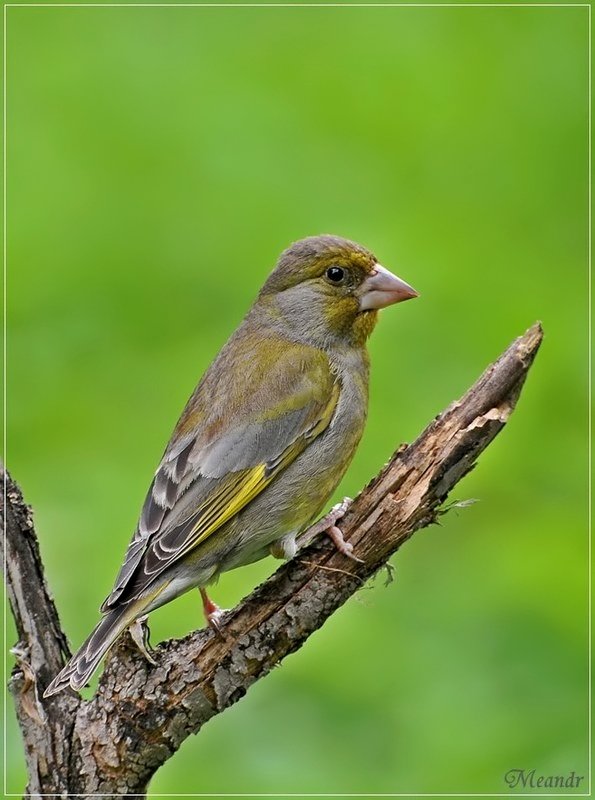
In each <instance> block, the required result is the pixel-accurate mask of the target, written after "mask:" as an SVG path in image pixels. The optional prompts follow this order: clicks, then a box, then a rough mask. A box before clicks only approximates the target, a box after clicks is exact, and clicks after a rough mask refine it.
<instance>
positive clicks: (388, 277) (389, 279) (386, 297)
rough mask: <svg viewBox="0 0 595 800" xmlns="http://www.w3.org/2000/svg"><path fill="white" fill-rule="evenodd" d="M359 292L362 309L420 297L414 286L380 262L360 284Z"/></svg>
mask: <svg viewBox="0 0 595 800" xmlns="http://www.w3.org/2000/svg"><path fill="white" fill-rule="evenodd" d="M358 294H359V309H360V311H372V310H376V309H379V308H385V307H386V306H391V305H392V304H393V303H402V302H403V300H411V299H412V298H413V297H419V295H418V293H417V292H416V291H415V289H414V288H413V287H412V286H409V284H408V283H405V281H402V280H401V279H400V278H397V276H396V275H393V274H392V272H389V271H388V270H387V269H385V267H382V266H381V265H380V264H375V265H374V269H373V270H372V272H371V273H370V275H369V276H368V277H367V278H366V280H365V281H364V282H363V283H362V285H361V286H360V289H359V292H358Z"/></svg>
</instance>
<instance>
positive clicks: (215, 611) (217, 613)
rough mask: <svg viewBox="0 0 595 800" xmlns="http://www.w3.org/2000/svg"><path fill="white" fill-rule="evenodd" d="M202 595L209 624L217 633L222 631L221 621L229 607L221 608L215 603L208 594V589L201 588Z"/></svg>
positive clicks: (203, 608) (203, 607)
mask: <svg viewBox="0 0 595 800" xmlns="http://www.w3.org/2000/svg"><path fill="white" fill-rule="evenodd" d="M200 596H201V597H202V610H203V612H204V615H205V619H206V621H207V625H208V626H209V628H212V629H213V630H214V631H216V632H217V633H221V622H222V619H223V615H224V614H225V612H226V611H227V609H225V608H219V606H218V605H216V604H215V603H213V601H212V600H211V598H210V597H209V595H208V594H207V592H206V589H202V588H201V589H200Z"/></svg>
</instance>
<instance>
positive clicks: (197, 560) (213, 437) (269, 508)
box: [45, 235, 417, 696]
mask: <svg viewBox="0 0 595 800" xmlns="http://www.w3.org/2000/svg"><path fill="white" fill-rule="evenodd" d="M416 296H417V292H416V291H415V290H414V289H412V288H411V286H409V285H408V284H407V283H405V282H404V281H402V280H401V279H400V278H398V277H396V276H395V275H393V274H391V273H390V272H389V271H388V270H387V269H385V268H384V267H383V266H381V265H380V264H379V263H378V261H377V259H376V258H375V257H374V256H373V255H372V253H371V252H369V251H368V250H367V249H365V248H364V247H362V246H361V245H359V244H356V243H355V242H351V241H348V240H346V239H343V238H340V237H338V236H329V235H324V236H313V237H309V238H307V239H303V240H301V241H298V242H296V243H295V244H293V245H291V247H289V248H288V249H287V250H285V251H284V252H283V253H282V255H281V257H280V258H279V261H278V262H277V265H276V267H275V269H274V270H273V272H272V273H271V274H270V276H269V277H268V279H267V281H266V282H265V284H264V286H263V287H262V289H261V290H260V293H259V295H258V297H257V298H256V300H255V302H254V304H253V305H252V307H251V308H250V310H249V311H248V313H247V315H246V317H245V318H244V320H243V321H242V323H241V324H240V326H239V327H238V329H237V330H236V331H235V333H234V334H233V335H232V336H231V338H230V339H229V341H228V342H227V343H226V344H225V346H224V347H223V349H222V350H221V352H220V353H219V355H218V356H217V357H216V358H215V360H214V361H213V363H212V364H211V366H210V367H209V368H208V370H207V371H206V372H205V374H204V375H203V377H202V379H201V381H200V382H199V384H198V386H197V387H196V389H195V390H194V392H193V394H192V396H191V397H190V400H189V401H188V403H187V405H186V407H185V409H184V411H183V413H182V416H181V417H180V419H179V421H178V424H177V425H176V427H175V429H174V432H173V435H172V437H171V439H170V441H169V444H168V445H167V448H166V450H165V453H164V455H163V458H162V459H161V462H160V464H159V467H158V468H157V471H156V473H155V476H154V478H153V481H152V483H151V486H150V488H149V491H148V494H147V497H146V500H145V503H144V505H143V508H142V511H141V515H140V519H139V522H138V525H137V528H136V531H135V533H134V536H133V538H132V540H131V542H130V544H129V546H128V550H127V552H126V555H125V558H124V563H123V565H122V567H121V569H120V572H119V573H118V576H117V578H116V582H115V584H114V588H113V590H112V592H111V594H110V595H109V596H108V597H107V598H106V600H105V601H104V603H103V605H102V606H101V611H102V612H103V616H102V618H101V620H100V622H99V623H98V625H97V626H96V628H95V629H94V630H93V632H92V633H91V635H90V636H89V637H88V638H87V640H86V641H85V642H84V644H83V645H82V647H81V648H80V649H79V650H78V652H77V653H76V654H75V655H74V656H73V657H72V658H71V659H70V661H69V662H68V663H67V664H66V666H65V667H64V668H63V669H62V671H61V672H60V673H59V674H58V675H57V676H56V677H55V678H54V680H53V681H52V682H51V683H50V685H49V686H48V687H47V689H46V691H45V695H46V696H48V695H51V694H54V693H56V692H59V691H60V690H62V689H63V688H65V687H66V686H70V687H72V688H73V689H80V688H81V687H82V686H84V685H85V684H86V683H87V681H88V680H89V678H90V676H91V675H92V673H93V672H94V670H95V669H96V668H97V666H98V664H99V662H100V661H101V659H102V658H103V656H104V655H105V654H106V652H107V651H108V650H109V648H110V647H111V646H112V645H113V643H114V642H115V641H116V639H117V638H118V637H119V636H120V634H121V633H122V632H123V631H124V630H126V629H127V628H130V630H131V633H132V634H133V636H134V638H135V640H136V641H137V642H138V644H139V646H141V648H142V649H144V648H143V641H142V637H141V633H140V630H139V620H143V619H144V617H145V615H146V614H147V613H148V612H150V611H152V610H153V609H155V608H158V607H159V606H161V605H163V604H164V603H167V602H169V601H170V600H173V599H174V598H175V597H178V596H179V595H181V594H182V593H183V592H186V591H188V590H189V589H192V588H196V587H198V588H199V589H200V590H201V594H202V596H203V606H204V611H205V615H206V617H207V621H208V622H210V623H211V624H212V625H213V626H217V623H218V618H219V614H220V611H219V609H218V608H217V606H215V604H214V603H212V602H211V600H210V599H209V597H208V595H207V594H206V588H205V587H206V586H207V585H209V584H211V583H213V582H215V581H216V580H217V578H218V577H219V575H220V574H221V573H222V572H225V571H227V570H230V569H234V568H235V567H239V566H242V565H245V564H249V563H251V562H253V561H256V560H258V559H261V558H263V557H265V556H266V555H268V554H269V553H272V554H274V555H276V556H278V557H285V558H291V557H292V556H293V555H294V553H295V552H296V537H298V536H299V535H300V534H301V533H303V532H304V531H305V530H306V529H307V527H308V525H310V523H311V522H312V520H313V519H314V518H315V517H317V515H318V514H319V513H320V511H321V510H322V508H323V507H324V504H325V503H326V502H327V501H328V499H329V497H330V496H331V494H332V493H333V491H334V490H335V488H336V487H337V485H338V483H339V481H340V480H341V478H342V477H343V475H344V473H345V470H346V469H347V467H348V465H349V463H350V461H351V459H352V457H353V455H354V453H355V450H356V447H357V445H358V443H359V441H360V438H361V435H362V432H363V429H364V424H365V420H366V415H367V406H368V371H369V359H368V354H367V351H366V341H367V339H368V337H369V336H370V334H371V332H372V330H373V328H374V326H375V324H376V321H377V316H378V310H379V309H381V308H384V307H385V306H388V305H391V304H393V303H399V302H401V301H403V300H408V299H409V298H413V297H416ZM338 515H339V514H338V513H337V514H335V515H334V516H332V517H329V518H328V519H327V520H326V521H325V523H324V525H326V527H327V528H328V531H329V533H330V534H331V535H332V537H333V539H334V540H335V542H336V543H337V545H338V546H339V547H340V549H341V550H342V552H344V553H345V554H346V555H350V554H351V553H350V551H351V549H352V548H350V546H349V545H348V543H344V542H343V541H342V537H341V535H340V529H338V528H337V526H336V524H335V523H336V518H337V516H338ZM145 652H146V651H145ZM146 654H147V656H148V657H149V658H150V655H149V654H148V653H146Z"/></svg>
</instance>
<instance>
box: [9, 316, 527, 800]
mask: <svg viewBox="0 0 595 800" xmlns="http://www.w3.org/2000/svg"><path fill="white" fill-rule="evenodd" d="M541 340H542V330H541V326H540V325H539V324H536V325H534V326H533V327H532V328H530V329H529V330H528V331H527V332H526V333H525V334H524V336H522V337H520V338H519V339H517V340H516V341H514V342H513V343H512V344H511V346H510V347H509V348H508V350H506V352H505V353H504V354H503V355H502V356H501V357H500V358H499V359H498V360H497V361H496V362H495V363H494V364H492V365H491V366H490V367H488V369H487V370H486V371H485V372H484V374H483V375H482V376H481V377H480V378H479V380H478V381H477V382H476V383H475V384H474V385H473V386H472V387H471V388H470V389H469V390H468V392H467V393H466V394H465V395H464V396H463V397H462V398H461V399H460V400H459V401H457V402H455V403H453V404H452V405H451V406H450V407H449V408H448V409H446V410H445V411H444V412H443V413H442V414H441V415H440V416H439V417H437V418H436V419H435V420H434V421H433V422H432V423H430V425H429V426H428V427H427V428H426V430H425V431H424V432H423V433H422V434H421V435H420V436H419V438H418V439H417V440H416V441H415V442H413V444H411V445H408V446H401V447H400V448H399V449H398V450H397V451H396V452H395V454H394V455H393V457H392V459H391V461H390V462H389V463H388V464H387V465H386V466H385V467H384V469H383V470H382V471H381V472H380V474H379V475H378V476H377V477H376V478H374V479H373V480H372V481H371V483H370V484H369V485H368V486H367V487H366V488H365V489H363V491H362V492H361V493H360V494H359V496H358V497H357V498H356V499H355V501H354V502H353V504H352V506H351V507H350V509H349V511H348V512H347V514H346V516H345V518H344V519H343V521H342V523H341V528H342V530H343V532H344V535H345V538H346V539H347V540H349V541H350V542H352V544H353V545H354V546H355V551H356V553H357V555H358V556H359V557H360V558H361V559H362V560H363V561H362V563H358V562H354V561H351V560H349V559H347V558H345V557H344V556H342V555H341V554H340V553H338V552H337V551H336V550H335V549H334V548H333V546H332V545H331V544H330V543H329V541H328V540H327V539H326V538H324V537H318V538H317V539H315V541H313V542H312V543H310V544H306V546H305V547H304V548H303V549H301V550H300V551H299V552H298V554H297V556H296V557H295V558H294V559H293V560H292V561H290V562H288V563H286V564H284V565H283V566H281V567H280V568H279V569H278V570H277V571H276V572H275V573H274V575H272V576H271V577H270V578H269V579H268V580H267V581H266V582H265V583H263V584H262V585H261V586H259V587H258V588H257V589H255V590H254V591H253V592H252V593H251V594H250V595H249V596H248V597H246V598H245V599H244V600H243V601H242V602H241V603H240V604H239V605H238V606H237V608H235V609H234V610H233V611H230V612H229V613H228V614H227V615H226V617H225V620H224V625H223V634H224V635H223V637H221V636H217V635H215V634H213V632H212V631H210V630H199V631H196V632H195V633H192V634H190V635H189V636H186V637H185V638H184V639H179V640H170V641H167V642H164V643H162V644H161V645H160V646H159V647H158V648H157V650H156V653H155V657H156V660H157V665H156V666H151V665H150V664H148V663H147V662H146V661H145V660H144V659H143V658H142V656H141V655H140V654H139V653H138V652H137V651H136V650H134V649H133V648H132V647H131V646H130V643H129V641H128V640H127V637H123V640H122V641H121V642H120V644H119V645H117V646H116V648H114V650H113V651H112V654H111V656H110V657H109V658H108V663H107V666H106V668H105V670H104V673H103V675H102V677H101V679H100V683H99V688H98V691H97V693H96V695H95V696H94V697H93V698H92V699H91V700H89V701H84V700H82V699H81V698H80V697H79V696H78V695H75V694H74V693H71V692H63V693H61V694H58V695H55V696H53V697H50V698H49V699H47V700H43V701H42V700H40V697H41V695H42V693H43V689H44V688H45V687H46V686H47V684H48V683H49V681H50V679H51V678H52V677H53V676H54V675H55V674H56V673H57V672H58V670H59V669H60V668H61V666H62V665H63V663H64V661H65V659H66V658H67V656H68V646H67V643H66V639H65V636H64V634H63V633H62V630H61V628H60V623H59V620H58V615H57V612H56V609H55V606H54V603H53V601H52V599H51V596H50V594H49V592H48V589H47V586H46V583H45V579H44V575H43V567H42V563H41V559H40V556H39V549H38V546H37V540H36V537H35V532H34V529H33V524H32V519H31V514H30V511H29V509H28V507H27V506H26V505H25V503H24V501H23V498H22V495H21V493H20V490H19V489H18V487H17V486H16V484H15V483H14V482H13V481H12V479H11V478H10V476H8V474H7V473H5V486H6V495H5V507H4V506H3V508H2V516H3V517H4V521H5V526H3V527H4V529H5V541H6V545H5V546H6V554H5V561H4V563H5V571H6V580H7V584H8V593H9V599H10V604H11V607H12V611H13V614H14V617H15V620H16V624H17V630H18V633H19V640H20V641H19V643H18V645H17V647H16V648H15V650H14V652H15V655H16V666H15V668H14V670H13V673H12V677H11V680H10V689H11V692H12V695H13V698H14V702H15V706H16V709H17V715H18V719H19V723H20V726H21V730H22V734H23V739H24V742H25V753H26V760H27V768H28V772H29V784H28V788H27V792H28V793H30V794H32V795H38V794H42V793H43V794H48V793H56V794H62V793H66V792H68V793H71V794H78V795H81V796H86V795H91V794H96V793H103V794H108V795H119V794H124V793H136V794H143V793H144V792H145V791H146V787H147V784H148V782H149V780H150V778H151V776H152V775H153V774H154V772H155V771H156V770H157V769H158V768H159V767H160V766H161V764H163V763H164V761H166V760H167V759H168V758H170V757H171V756H172V754H173V753H174V752H175V751H176V750H177V748H178V747H179V746H180V744H181V743H182V741H183V740H184V739H185V738H186V737H187V736H189V735H190V734H191V733H196V732H197V731H199V730H200V728H201V727H202V725H203V724H204V723H205V722H206V721H207V720H209V719H210V718H211V717H212V716H214V715H215V714H218V713H219V712H221V711H223V709H225V708H227V707H228V706H230V705H232V703H235V702H236V701H237V700H239V699H240V698H241V697H242V696H243V695H244V694H245V692H246V691H247V689H248V688H249V687H250V686H251V685H252V684H253V683H254V682H255V681H256V680H258V679H259V678H262V677H263V676H264V675H266V674H267V673H268V672H269V671H270V670H271V669H272V668H273V667H274V666H275V665H277V664H278V663H279V662H280V661H281V660H282V659H283V658H284V657H285V656H286V655H288V654H289V653H292V652H294V651H295V650H297V649H299V648H300V647H301V646H302V644H303V643H304V642H305V640H306V639H307V638H308V636H310V634H311V633H313V632H314V631H315V630H317V629H318V628H320V626H321V625H322V624H323V623H324V622H325V620H326V619H327V618H328V617H329V616H330V615H331V614H332V613H333V612H334V611H335V610H336V609H337V608H339V606H341V605H342V604H343V603H344V602H345V601H346V600H347V599H348V598H349V597H350V596H351V595H352V594H354V593H355V592H356V591H357V590H358V589H359V588H360V587H361V586H362V585H363V584H364V583H365V582H366V581H367V580H368V579H369V578H370V577H371V576H373V575H374V574H375V573H376V572H377V571H378V570H379V569H380V568H381V567H382V566H383V565H385V564H386V563H387V561H388V559H389V558H390V556H391V555H393V553H394V552H395V551H396V550H397V549H398V548H399V547H400V546H401V545H402V544H403V542H405V541H406V540H407V539H408V538H409V537H410V536H411V535H412V534H413V533H414V532H415V531H416V530H418V529H420V528H423V527H425V526H427V525H430V524H431V523H433V522H435V521H436V519H437V517H438V515H439V514H440V513H441V506H442V504H443V503H444V500H445V499H446V497H447V495H448V493H449V492H450V490H451V489H452V488H453V487H454V486H455V484H456V483H457V482H458V481H459V480H460V479H461V478H462V477H463V476H464V475H465V474H466V473H467V472H469V470H470V469H472V468H473V466H474V464H475V461H476V459H477V457H478V456H479V454H480V453H481V452H482V451H483V450H484V449H485V448H486V447H487V446H488V445H489V443H490V442H491V441H492V440H493V439H494V437H495V436H496V435H497V434H498V433H499V431H500V430H501V429H502V428H503V427H504V425H505V424H506V422H507V420H508V418H509V417H510V414H511V413H512V411H513V410H514V407H515V404H516V401H517V399H518V396H519V393H520V391H521V388H522V386H523V383H524V381H525V378H526V376H527V373H528V370H529V368H530V366H531V364H532V362H533V359H534V357H535V355H536V353H537V350H538V349H539V345H540V343H541ZM3 546H4V539H3ZM197 791H200V787H197Z"/></svg>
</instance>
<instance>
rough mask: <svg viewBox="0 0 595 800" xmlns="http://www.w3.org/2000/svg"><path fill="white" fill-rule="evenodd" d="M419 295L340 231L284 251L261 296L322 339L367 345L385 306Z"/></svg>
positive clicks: (291, 321) (289, 320) (296, 324)
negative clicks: (344, 340)
mask: <svg viewBox="0 0 595 800" xmlns="http://www.w3.org/2000/svg"><path fill="white" fill-rule="evenodd" d="M412 297H417V292H416V291H415V289H413V288H412V287H411V286H409V285H408V284H407V283H405V281H403V280H401V279H400V278H398V277H397V276H396V275H393V274H392V273H391V272H389V271H388V270H387V269H385V267H383V266H381V264H379V263H378V260H377V259H376V257H375V256H374V255H373V254H372V253H371V252H370V251H369V250H366V248H364V247H362V246H361V245H359V244H356V243H355V242H351V241H349V240H348V239H343V238H341V237H339V236H330V235H323V236H311V237H309V238H307V239H301V240H300V241H299V242H295V243H294V244H292V245H291V247H289V248H288V249H287V250H285V251H284V252H283V253H282V254H281V257H280V258H279V261H278V262H277V266H276V267H275V269H274V270H273V272H272V273H271V275H270V276H269V278H268V280H267V281H266V283H265V284H264V286H263V287H262V289H261V292H260V295H259V301H260V302H261V303H264V304H266V305H268V306H269V307H272V308H273V309H275V312H274V313H278V314H280V315H281V317H282V318H283V320H284V321H285V322H286V323H288V324H290V325H291V326H292V327H295V328H301V329H303V330H304V331H305V332H311V334H312V337H313V338H316V339H317V340H320V339H321V337H322V338H323V339H327V340H330V339H334V340H336V339H337V338H345V339H346V340H350V341H352V342H353V343H355V344H363V343H364V342H365V340H366V339H367V337H368V336H369V335H370V333H371V332H372V329H373V328H374V325H375V323H376V318H377V312H378V310H379V309H381V308H384V307H385V306H389V305H392V304H393V303H400V302H402V301H403V300H409V299H411V298H412Z"/></svg>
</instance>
